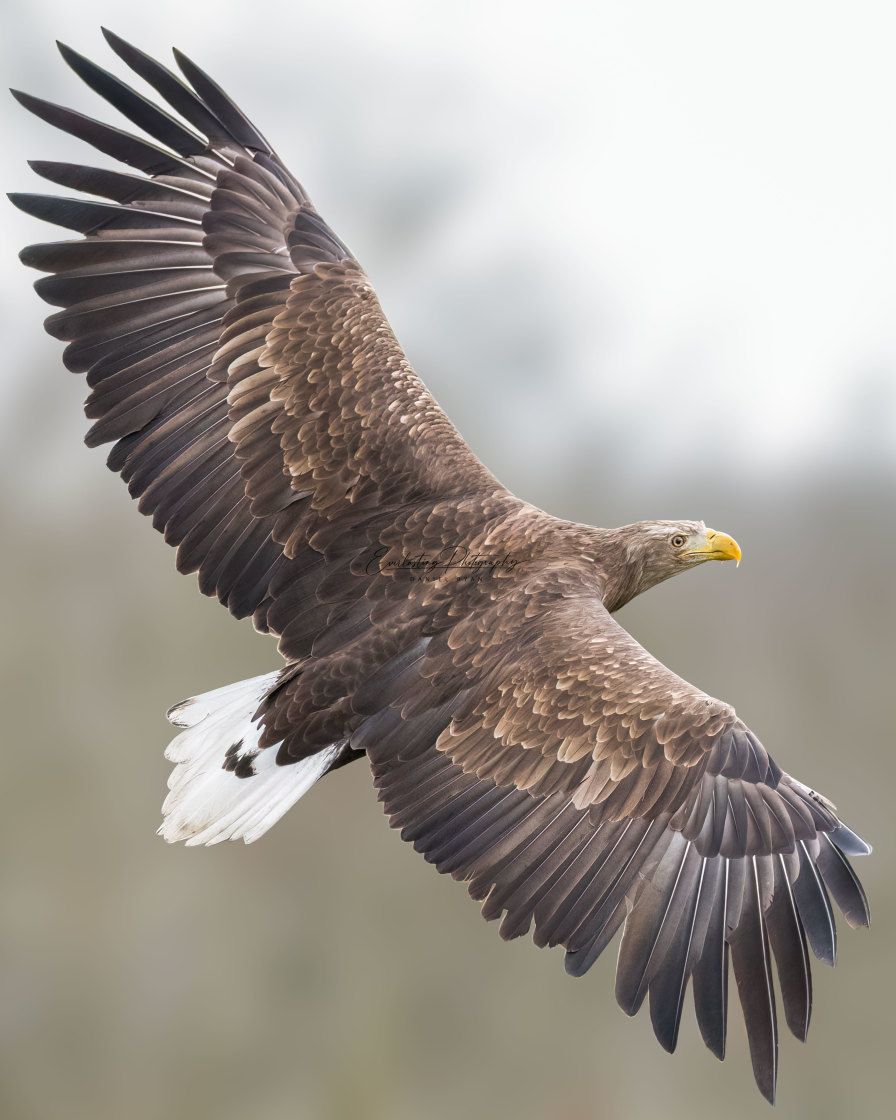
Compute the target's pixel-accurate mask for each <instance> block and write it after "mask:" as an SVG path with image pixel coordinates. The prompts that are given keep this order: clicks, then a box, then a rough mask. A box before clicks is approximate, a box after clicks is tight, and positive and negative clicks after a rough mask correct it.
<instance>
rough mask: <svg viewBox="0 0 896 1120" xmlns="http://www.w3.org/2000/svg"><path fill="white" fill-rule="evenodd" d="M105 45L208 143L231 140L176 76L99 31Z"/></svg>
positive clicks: (112, 36)
mask: <svg viewBox="0 0 896 1120" xmlns="http://www.w3.org/2000/svg"><path fill="white" fill-rule="evenodd" d="M102 32H103V35H104V36H105V39H106V42H107V43H108V44H109V46H110V47H111V48H112V50H113V51H115V53H116V54H117V55H118V57H119V58H120V59H121V60H122V62H124V63H125V64H126V65H127V66H129V67H130V68H131V69H132V70H133V71H134V73H135V74H137V75H138V76H139V77H141V78H142V79H143V80H144V81H145V82H147V83H148V84H149V85H151V86H152V88H153V89H154V90H155V91H156V93H158V94H159V95H160V96H161V97H163V98H164V99H165V100H166V101H167V102H168V104H169V105H170V106H171V108H172V109H174V110H175V111H176V112H178V113H180V115H181V116H182V117H183V118H184V120H185V121H189V122H190V124H191V125H192V126H193V127H194V128H196V129H198V130H199V132H201V133H202V134H203V136H206V137H207V138H208V139H209V140H210V141H211V142H212V143H216V142H221V141H226V140H229V139H231V137H230V134H229V133H228V131H227V129H226V128H225V127H224V125H223V124H222V123H221V121H219V120H218V118H217V117H216V116H215V115H214V113H212V112H211V111H210V110H209V109H208V108H207V106H205V105H203V104H202V102H201V101H200V100H199V98H198V97H197V96H196V94H195V93H194V92H193V91H192V90H191V89H190V88H189V87H188V86H187V85H185V84H184V83H183V82H182V81H181V79H180V78H178V77H177V75H176V74H173V73H172V72H171V71H170V70H169V69H168V68H167V67H166V66H163V65H162V64H161V62H156V60H155V59H154V58H152V57H150V55H148V54H146V53H145V52H144V51H141V50H139V49H138V48H137V47H135V46H133V45H132V44H131V43H128V42H126V41H125V40H124V39H122V38H121V36H119V35H116V34H115V33H114V32H112V31H109V30H107V29H106V28H105V27H104V28H102Z"/></svg>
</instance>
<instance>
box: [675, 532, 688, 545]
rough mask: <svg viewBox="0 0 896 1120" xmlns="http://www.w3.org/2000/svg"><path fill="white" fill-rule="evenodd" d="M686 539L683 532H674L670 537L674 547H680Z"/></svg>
mask: <svg viewBox="0 0 896 1120" xmlns="http://www.w3.org/2000/svg"><path fill="white" fill-rule="evenodd" d="M687 539H688V538H687V537H686V536H685V535H684V533H676V534H675V536H674V537H673V538H672V545H673V547H674V548H681V546H682V545H683V544H684V543H685V541H686V540H687Z"/></svg>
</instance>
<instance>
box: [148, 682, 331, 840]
mask: <svg viewBox="0 0 896 1120" xmlns="http://www.w3.org/2000/svg"><path fill="white" fill-rule="evenodd" d="M279 676H280V674H279V672H278V673H267V674H266V675H265V676H262V677H253V678H252V680H248V681H239V682H238V683H237V684H230V685H227V686H226V687H225V688H217V689H215V690H214V692H206V693H204V694H203V695H202V696H194V697H192V698H191V699H190V700H184V701H183V702H182V703H181V704H175V706H174V707H173V708H172V709H171V710H170V711H169V712H168V719H169V720H170V721H171V722H172V723H173V724H175V725H176V726H177V727H185V728H186V729H187V730H186V731H183V732H181V734H180V735H178V736H177V738H176V739H173V740H172V741H171V743H169V745H168V749H167V750H166V751H165V757H166V758H167V759H168V760H169V762H174V763H175V764H176V765H175V767H174V770H173V771H172V773H171V777H170V778H169V779H168V788H169V790H170V791H171V792H170V793H169V794H168V796H167V797H166V798H165V804H164V805H163V806H162V812H163V814H164V816H165V820H164V821H163V823H162V825H161V827H160V828H159V835H160V836H163V837H164V838H165V839H166V840H167V841H168V842H169V843H173V842H174V841H176V840H185V841H186V842H187V844H188V845H193V844H219V843H220V842H221V841H222V840H240V839H242V840H244V841H245V842H246V843H247V844H251V843H252V841H253V840H257V839H258V837H259V836H261V835H262V834H263V833H265V832H267V830H268V829H269V828H270V827H271V826H272V825H273V824H276V822H277V821H278V820H279V819H280V818H281V817H282V816H283V814H284V813H285V812H286V810H287V809H289V808H290V807H291V806H292V805H294V804H295V803H296V802H297V801H298V800H299V798H300V797H301V796H302V794H304V793H307V791H308V790H309V789H310V788H311V787H312V786H313V785H314V783H315V782H316V781H317V780H318V779H319V778H322V777H323V775H324V774H326V772H327V771H328V770H329V769H331V768H332V766H333V765H335V763H336V761H337V760H338V758H339V756H340V755H342V754H343V753H344V750H345V745H344V744H343V743H336V744H334V745H333V746H330V747H325V748H324V749H323V750H322V751H320V752H318V753H317V754H314V755H312V756H311V757H310V758H303V759H301V760H300V761H298V762H294V763H291V764H289V765H287V766H278V765H277V750H278V747H279V744H275V745H273V746H270V747H265V748H263V749H262V748H261V747H259V740H260V738H261V733H262V728H261V718H260V717H259V718H257V719H256V718H255V717H256V713H257V711H258V708H259V705H260V704H261V702H262V700H264V698H265V697H266V696H267V695H268V694H269V693H270V692H271V691H272V689H273V688H274V687H275V686H276V684H277V681H278V679H279Z"/></svg>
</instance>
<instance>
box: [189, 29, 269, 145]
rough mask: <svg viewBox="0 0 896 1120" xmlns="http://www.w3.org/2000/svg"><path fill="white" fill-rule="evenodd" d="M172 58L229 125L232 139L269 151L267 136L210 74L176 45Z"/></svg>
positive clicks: (214, 110)
mask: <svg viewBox="0 0 896 1120" xmlns="http://www.w3.org/2000/svg"><path fill="white" fill-rule="evenodd" d="M174 58H175V60H176V62H177V65H178V66H179V67H180V68H181V70H182V71H183V74H184V76H185V77H186V79H187V81H188V82H189V83H190V85H191V86H192V87H193V89H195V90H196V92H197V93H198V94H199V96H200V97H201V98H202V100H203V101H204V102H205V103H206V104H207V105H208V106H209V107H210V108H211V110H212V112H213V113H214V114H215V116H216V117H217V118H218V119H219V120H220V121H221V123H222V124H223V125H224V126H225V127H226V128H227V129H228V131H229V132H230V134H231V136H233V138H234V140H237V141H238V142H239V143H240V144H243V145H244V146H245V147H246V148H251V149H256V150H258V151H261V152H267V153H268V154H270V153H271V151H272V148H271V146H270V144H269V143H268V142H267V140H265V138H264V137H263V136H262V134H261V133H260V132H259V131H258V129H257V128H256V127H255V125H254V124H252V122H251V121H250V120H249V118H248V117H247V116H246V115H245V113H243V111H242V109H240V108H239V107H238V106H237V105H235V104H234V103H233V102H232V101H231V100H230V98H229V97H228V96H227V94H226V93H225V92H224V90H223V89H221V87H220V86H219V85H218V83H217V82H216V81H215V80H214V79H213V78H210V77H209V76H208V74H206V73H205V71H204V70H201V69H200V68H199V67H198V66H197V65H196V63H195V62H193V61H192V60H191V59H189V58H187V56H186V55H185V54H184V53H183V52H182V51H179V50H178V49H177V47H175V48H174Z"/></svg>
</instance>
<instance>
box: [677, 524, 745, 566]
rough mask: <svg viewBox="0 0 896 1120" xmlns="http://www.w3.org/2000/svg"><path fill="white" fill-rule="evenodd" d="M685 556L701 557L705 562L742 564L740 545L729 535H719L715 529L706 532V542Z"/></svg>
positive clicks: (687, 552)
mask: <svg viewBox="0 0 896 1120" xmlns="http://www.w3.org/2000/svg"><path fill="white" fill-rule="evenodd" d="M685 556H699V557H701V558H702V559H705V560H736V561H737V563H738V564H740V545H739V544H738V543H737V541H736V540H735V539H734V537H729V536H728V534H727V533H717V532H716V531H715V529H707V530H706V540H705V541H704V542H703V543H701V544H698V545H697V546H696V547H694V548H689V549H687V551H686V552H685Z"/></svg>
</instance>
